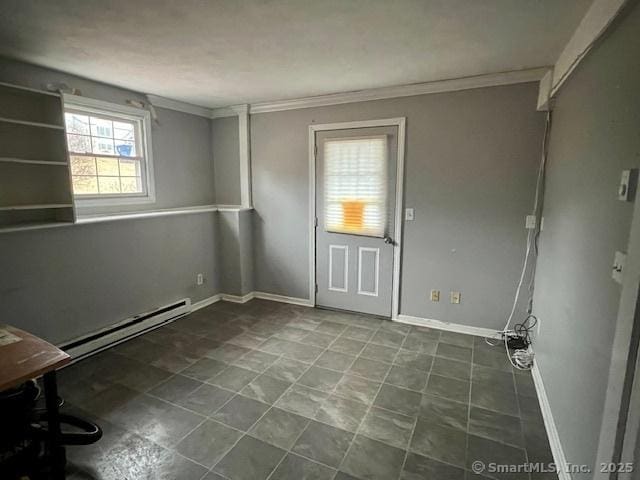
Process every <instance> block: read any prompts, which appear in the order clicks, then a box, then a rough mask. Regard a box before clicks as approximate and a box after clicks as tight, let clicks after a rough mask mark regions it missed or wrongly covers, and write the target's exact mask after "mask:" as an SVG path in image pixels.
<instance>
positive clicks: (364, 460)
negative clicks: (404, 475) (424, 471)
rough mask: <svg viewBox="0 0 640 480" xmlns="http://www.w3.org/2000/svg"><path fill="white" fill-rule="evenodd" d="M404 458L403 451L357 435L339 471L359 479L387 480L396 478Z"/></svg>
mask: <svg viewBox="0 0 640 480" xmlns="http://www.w3.org/2000/svg"><path fill="white" fill-rule="evenodd" d="M404 457H405V452H404V450H401V449H399V448H395V447H392V446H390V445H386V444H384V443H382V442H378V441H376V440H372V439H370V438H367V437H365V436H363V435H358V436H356V438H355V440H354V441H353V445H352V446H351V448H350V449H349V453H348V454H347V457H346V458H345V460H344V463H343V464H342V466H341V467H340V470H343V471H345V472H347V473H349V474H351V475H355V476H357V477H360V478H366V479H371V480H389V479H391V478H398V475H399V474H400V469H401V468H402V463H403V462H404Z"/></svg>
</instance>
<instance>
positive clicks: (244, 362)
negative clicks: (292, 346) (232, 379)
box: [233, 350, 280, 373]
mask: <svg viewBox="0 0 640 480" xmlns="http://www.w3.org/2000/svg"><path fill="white" fill-rule="evenodd" d="M278 358H280V357H279V356H278V355H273V354H271V353H267V352H261V351H260V350H251V351H250V352H247V353H246V354H245V355H243V356H242V357H240V358H238V359H237V360H235V361H234V362H233V364H234V365H235V366H236V367H242V368H247V369H249V370H253V371H255V372H260V373H262V372H264V371H265V370H266V369H267V368H269V367H270V366H271V365H273V364H274V363H275V361H276V360H278Z"/></svg>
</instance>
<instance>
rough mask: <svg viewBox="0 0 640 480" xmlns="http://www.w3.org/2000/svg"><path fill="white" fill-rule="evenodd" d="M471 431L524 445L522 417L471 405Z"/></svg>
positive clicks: (516, 445) (503, 441) (498, 440)
mask: <svg viewBox="0 0 640 480" xmlns="http://www.w3.org/2000/svg"><path fill="white" fill-rule="evenodd" d="M469 433H471V434H473V435H477V436H479V437H484V438H489V439H491V440H495V441H497V442H501V443H508V444H510V445H513V446H515V447H521V448H522V447H524V440H523V437H522V428H521V426H520V418H518V417H514V416H510V415H504V414H502V413H497V412H493V411H491V410H486V409H484V408H480V407H476V406H473V405H472V406H471V410H470V412H469Z"/></svg>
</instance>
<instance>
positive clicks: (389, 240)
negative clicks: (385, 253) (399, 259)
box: [384, 237, 393, 245]
mask: <svg viewBox="0 0 640 480" xmlns="http://www.w3.org/2000/svg"><path fill="white" fill-rule="evenodd" d="M384 243H386V244H387V245H393V238H391V237H384Z"/></svg>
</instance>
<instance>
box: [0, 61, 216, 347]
mask: <svg viewBox="0 0 640 480" xmlns="http://www.w3.org/2000/svg"><path fill="white" fill-rule="evenodd" d="M0 81H5V82H10V83H16V84H21V85H27V86H32V87H36V88H42V87H43V86H44V85H45V84H46V83H49V82H65V83H67V84H68V85H69V86H70V87H74V88H79V89H80V90H82V93H83V95H85V96H87V97H91V98H97V99H100V100H106V101H111V102H114V103H124V101H125V100H126V99H143V96H142V95H140V94H138V93H135V92H128V91H125V90H121V89H118V88H115V87H111V86H108V85H103V84H99V83H96V82H91V81H88V80H85V79H81V78H78V77H73V76H70V75H66V74H63V73H60V72H54V71H51V70H46V69H42V68H39V67H35V66H32V65H26V64H22V63H19V62H14V61H9V60H3V59H0ZM158 114H159V121H160V124H159V125H155V126H154V127H153V131H152V135H153V139H152V141H153V154H154V160H155V162H154V167H155V178H156V190H157V202H156V203H155V204H149V205H137V206H132V207H129V208H128V210H143V209H158V208H171V207H184V206H195V205H203V204H204V205H207V204H212V203H214V198H215V197H214V180H213V166H212V158H211V155H212V153H211V125H210V121H209V120H208V119H205V118H201V117H196V116H192V115H187V114H183V113H179V112H174V111H170V110H164V109H158ZM107 210H108V209H103V210H102V211H107ZM109 210H111V209H109ZM118 210H119V211H123V210H127V209H125V208H118ZM215 215H216V214H214V213H201V214H193V215H187V216H169V217H160V218H153V219H145V220H126V221H119V222H109V223H100V224H91V225H76V226H68V227H61V228H56V229H43V230H35V231H29V232H14V233H5V234H0V318H2V319H3V321H4V322H7V323H11V324H15V325H16V326H18V327H22V328H25V329H27V330H29V331H31V332H33V333H35V334H37V335H41V336H42V337H44V338H46V339H48V340H50V341H53V342H56V343H60V342H63V341H66V340H69V339H72V338H75V337H77V336H80V335H83V334H86V333H89V332H91V331H94V330H96V329H100V328H103V327H105V326H108V325H110V324H113V323H115V322H118V321H121V320H124V319H126V318H129V317H131V316H133V315H135V314H139V313H142V312H145V311H149V310H151V309H153V308H155V307H158V306H162V305H166V304H167V303H170V302H172V301H174V300H178V299H180V298H184V297H191V299H192V300H193V301H198V300H201V299H204V298H206V297H209V296H211V295H214V294H216V293H218V292H219V285H218V268H217V265H216V261H217V258H216V255H215V251H216V249H217V244H218V239H217V236H216V232H215V228H216V221H215ZM197 273H203V274H204V275H205V284H204V285H202V286H196V275H197Z"/></svg>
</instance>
